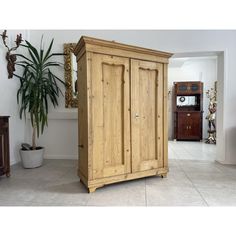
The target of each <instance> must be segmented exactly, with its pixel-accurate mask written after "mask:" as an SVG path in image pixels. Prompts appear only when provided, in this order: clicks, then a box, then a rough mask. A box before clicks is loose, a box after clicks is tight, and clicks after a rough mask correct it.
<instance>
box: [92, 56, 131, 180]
mask: <svg viewBox="0 0 236 236" xmlns="http://www.w3.org/2000/svg"><path fill="white" fill-rule="evenodd" d="M129 66H130V64H129V59H127V58H123V57H115V56H109V55H102V54H96V53H94V54H92V56H91V68H90V73H91V75H90V78H91V81H90V85H89V87H90V88H91V95H92V98H91V104H90V106H91V107H90V109H91V112H90V114H91V117H90V121H89V122H90V123H91V124H90V128H91V130H90V131H89V132H90V134H91V141H90V142H91V152H90V153H91V155H92V166H93V168H92V169H93V172H92V176H93V179H98V178H104V177H111V176H116V175H121V174H126V173H130V172H131V169H130V153H131V152H130V92H129V89H130V76H129Z"/></svg>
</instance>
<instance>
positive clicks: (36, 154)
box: [20, 148, 45, 168]
mask: <svg viewBox="0 0 236 236" xmlns="http://www.w3.org/2000/svg"><path fill="white" fill-rule="evenodd" d="M44 150H45V149H44V148H41V149H38V150H20V156H21V162H22V165H23V167H24V168H36V167H39V166H41V165H42V164H43V156H44Z"/></svg>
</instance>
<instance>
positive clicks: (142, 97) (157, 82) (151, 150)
mask: <svg viewBox="0 0 236 236" xmlns="http://www.w3.org/2000/svg"><path fill="white" fill-rule="evenodd" d="M131 101H132V104H131V132H132V135H131V137H132V142H131V143H132V172H139V171H145V170H151V169H156V168H158V167H159V168H160V167H163V131H164V130H163V127H164V126H163V64H161V63H156V62H147V61H140V60H131Z"/></svg>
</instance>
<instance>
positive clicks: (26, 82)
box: [14, 40, 65, 168]
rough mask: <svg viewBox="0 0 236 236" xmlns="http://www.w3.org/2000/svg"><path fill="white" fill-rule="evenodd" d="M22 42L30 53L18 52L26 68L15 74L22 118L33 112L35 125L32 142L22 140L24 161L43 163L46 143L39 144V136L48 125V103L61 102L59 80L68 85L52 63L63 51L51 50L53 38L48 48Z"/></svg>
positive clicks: (31, 164)
mask: <svg viewBox="0 0 236 236" xmlns="http://www.w3.org/2000/svg"><path fill="white" fill-rule="evenodd" d="M25 43H26V44H21V46H22V47H25V48H26V50H27V51H28V54H27V55H23V54H16V55H17V58H20V61H17V62H16V65H17V66H21V67H22V68H23V72H22V75H21V76H19V75H16V74H14V76H16V77H18V78H19V79H20V87H19V89H18V92H17V102H18V104H19V105H20V112H19V113H20V118H21V119H22V116H23V114H24V117H25V118H26V113H27V112H28V113H29V115H30V121H31V126H32V145H27V144H23V145H22V149H21V150H20V156H21V160H22V164H23V166H24V167H25V168H35V167H39V166H41V165H42V163H43V154H44V147H38V146H37V145H36V136H37V137H39V134H40V133H41V134H42V133H43V131H44V128H45V125H46V126H47V125H48V105H49V103H50V102H51V103H52V104H53V106H54V107H56V106H57V105H58V97H59V95H60V94H62V95H63V93H62V91H61V89H60V87H59V85H58V83H61V84H63V86H65V82H64V81H62V80H61V79H59V78H58V77H57V76H56V75H55V74H54V73H53V72H52V68H53V67H58V66H60V63H58V62H56V61H54V60H53V58H54V57H55V56H60V55H64V54H63V53H52V52H51V49H52V46H53V40H52V41H51V43H50V45H49V47H48V49H47V50H46V51H44V49H43V48H42V40H41V45H40V48H39V49H37V48H36V47H34V46H33V45H32V44H30V43H29V42H28V41H25Z"/></svg>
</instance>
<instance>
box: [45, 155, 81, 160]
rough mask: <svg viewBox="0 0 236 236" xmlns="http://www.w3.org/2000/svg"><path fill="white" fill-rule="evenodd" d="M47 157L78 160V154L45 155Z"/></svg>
mask: <svg viewBox="0 0 236 236" xmlns="http://www.w3.org/2000/svg"><path fill="white" fill-rule="evenodd" d="M44 158H45V159H59V160H61V159H64V160H77V159H78V156H77V155H44Z"/></svg>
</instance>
